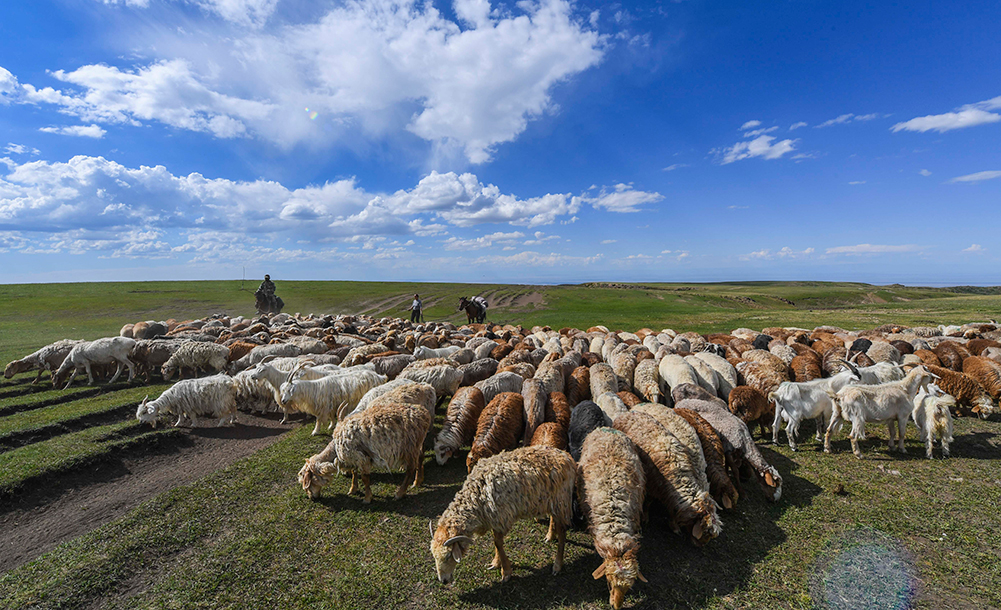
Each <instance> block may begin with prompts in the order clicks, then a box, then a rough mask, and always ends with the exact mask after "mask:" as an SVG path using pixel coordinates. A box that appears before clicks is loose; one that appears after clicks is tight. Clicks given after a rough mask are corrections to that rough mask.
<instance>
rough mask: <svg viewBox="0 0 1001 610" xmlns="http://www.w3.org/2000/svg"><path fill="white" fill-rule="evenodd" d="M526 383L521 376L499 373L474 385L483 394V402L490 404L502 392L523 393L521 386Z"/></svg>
mask: <svg viewBox="0 0 1001 610" xmlns="http://www.w3.org/2000/svg"><path fill="white" fill-rule="evenodd" d="M524 383H525V380H524V379H523V378H522V377H521V375H517V374H515V373H497V374H496V375H494V376H492V377H488V378H487V379H484V380H483V381H479V382H477V383H475V384H473V385H474V387H476V388H478V389H479V390H480V391H481V392H483V401H484V402H486V403H487V404H490V402H491V401H492V400H493V399H494V397H495V396H497V395H498V394H501V393H502V392H521V386H522V384H524Z"/></svg>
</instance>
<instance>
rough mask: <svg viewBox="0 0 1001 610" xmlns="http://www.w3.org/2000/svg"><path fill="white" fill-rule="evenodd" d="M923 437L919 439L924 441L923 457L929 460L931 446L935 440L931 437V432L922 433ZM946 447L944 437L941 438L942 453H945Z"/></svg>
mask: <svg viewBox="0 0 1001 610" xmlns="http://www.w3.org/2000/svg"><path fill="white" fill-rule="evenodd" d="M922 434H923V432H922ZM924 437H925V438H923V439H921V440H923V441H924V442H925V457H927V458H928V459H929V460H930V459H932V447H933V446H934V445H935V441H934V440H933V439H932V435H931V434H927V435H924ZM947 452H948V448H947V447H946V445H945V439H942V455H943V456H944V455H946V454H947Z"/></svg>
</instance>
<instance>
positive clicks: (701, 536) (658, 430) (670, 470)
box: [614, 407, 723, 546]
mask: <svg viewBox="0 0 1001 610" xmlns="http://www.w3.org/2000/svg"><path fill="white" fill-rule="evenodd" d="M665 408H666V407H665ZM614 427H615V429H616V430H619V431H621V432H624V433H625V434H626V435H627V436H629V438H630V440H632V441H633V443H635V444H636V449H637V453H638V454H639V456H640V460H642V462H643V467H644V470H645V472H646V479H647V493H648V494H649V495H650V497H652V498H654V499H656V500H657V501H658V502H660V503H661V504H662V505H663V506H664V508H665V509H667V516H668V520H669V525H670V527H671V529H672V530H673V531H674V532H675V533H681V534H682V535H684V536H685V537H686V538H688V539H689V540H691V542H692V543H693V544H695V545H696V546H701V545H703V544H705V543H707V542H709V541H710V540H712V539H713V538H715V537H717V536H719V534H720V531H721V530H722V525H723V523H722V522H721V521H720V519H719V516H718V515H717V514H716V502H715V501H714V500H713V499H712V496H711V495H710V494H709V486H708V484H703V483H702V482H701V481H704V480H705V474H704V472H703V475H702V478H701V481H700V478H699V477H698V476H697V475H696V474H695V470H696V466H695V465H694V464H693V463H692V460H691V458H690V457H689V453H688V450H687V449H686V448H685V446H684V445H683V444H682V443H681V441H679V440H678V439H677V437H675V436H674V435H673V434H671V433H670V432H669V431H668V430H667V429H665V428H664V427H663V426H662V425H660V423H659V422H658V421H657V420H656V419H654V418H653V417H651V416H650V415H647V414H646V413H639V412H635V413H632V412H631V413H626V414H624V415H622V416H620V417H619V418H618V419H616V420H615V422H614Z"/></svg>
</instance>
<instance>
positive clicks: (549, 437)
mask: <svg viewBox="0 0 1001 610" xmlns="http://www.w3.org/2000/svg"><path fill="white" fill-rule="evenodd" d="M525 446H526V447H536V446H543V447H552V448H554V449H559V450H561V451H566V450H567V430H566V428H563V427H561V426H560V425H559V424H557V423H556V422H542V423H541V424H539V427H538V428H536V429H535V433H534V434H532V438H531V439H530V440H529V441H528V442H527V443H525Z"/></svg>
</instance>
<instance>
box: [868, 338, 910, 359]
mask: <svg viewBox="0 0 1001 610" xmlns="http://www.w3.org/2000/svg"><path fill="white" fill-rule="evenodd" d="M865 353H866V355H867V356H869V358H870V359H871V360H872V361H873V362H890V363H893V364H899V363H900V360H901V359H902V358H903V356H902V355H901V353H900V350H898V349H897V348H895V347H893V346H892V345H890V344H889V343H887V342H886V341H874V342H873V343H872V345H871V346H870V347H869V349H867V350H865Z"/></svg>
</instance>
